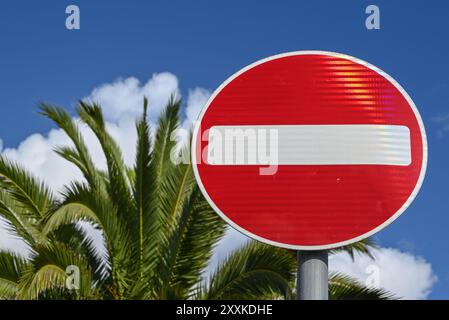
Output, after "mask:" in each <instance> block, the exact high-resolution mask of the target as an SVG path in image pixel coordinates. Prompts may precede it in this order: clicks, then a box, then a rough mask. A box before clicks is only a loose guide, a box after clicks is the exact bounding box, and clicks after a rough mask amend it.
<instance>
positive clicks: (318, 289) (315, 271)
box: [296, 250, 329, 300]
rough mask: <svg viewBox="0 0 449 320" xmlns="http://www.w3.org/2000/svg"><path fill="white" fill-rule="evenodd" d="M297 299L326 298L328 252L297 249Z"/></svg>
mask: <svg viewBox="0 0 449 320" xmlns="http://www.w3.org/2000/svg"><path fill="white" fill-rule="evenodd" d="M297 259H298V271H297V278H296V299H297V300H328V299H329V284H328V281H329V272H328V252H327V251H326V250H319V251H298V252H297Z"/></svg>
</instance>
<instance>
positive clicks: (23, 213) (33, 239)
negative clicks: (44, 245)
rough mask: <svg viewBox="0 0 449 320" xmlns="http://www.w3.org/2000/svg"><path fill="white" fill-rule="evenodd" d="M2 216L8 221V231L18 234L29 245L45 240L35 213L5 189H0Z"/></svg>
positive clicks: (0, 210)
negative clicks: (32, 213)
mask: <svg viewBox="0 0 449 320" xmlns="http://www.w3.org/2000/svg"><path fill="white" fill-rule="evenodd" d="M0 217H2V218H3V221H4V222H6V227H7V229H8V231H10V232H11V233H13V234H16V235H18V236H19V237H20V238H22V240H24V241H25V242H26V243H27V244H28V245H33V244H36V243H38V242H40V241H42V240H43V235H42V232H41V230H40V229H39V226H38V225H37V223H36V218H35V217H34V215H30V214H29V212H28V210H27V209H26V208H24V207H23V205H22V204H21V203H20V202H18V201H17V200H15V199H14V198H13V197H12V196H11V194H10V193H8V192H7V191H5V190H4V189H0Z"/></svg>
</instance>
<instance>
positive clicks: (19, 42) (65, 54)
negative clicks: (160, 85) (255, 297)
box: [0, 0, 449, 299]
mask: <svg viewBox="0 0 449 320" xmlns="http://www.w3.org/2000/svg"><path fill="white" fill-rule="evenodd" d="M69 4H76V5H78V6H79V7H80V10H81V29H80V30H76V31H69V30H67V29H66V28H65V25H64V24H65V17H66V15H65V8H66V6H67V5H69ZM369 4H376V5H378V6H379V8H380V11H381V29H380V30H371V31H369V30H367V29H366V28H365V18H366V14H365V8H366V6H367V5H369ZM448 11H449V3H448V2H447V1H407V2H400V1H378V0H376V1H374V2H368V1H282V2H281V1H244V2H243V1H178V2H173V1H171V2H168V1H154V0H152V1H137V0H133V1H130V0H128V1H123V0H121V1H105V0H104V1H103V0H96V1H50V0H44V1H19V0H17V1H9V2H5V1H3V2H2V3H1V4H0V88H1V89H0V102H1V103H0V111H1V115H2V119H1V126H0V138H1V139H2V140H3V145H4V147H10V148H14V147H17V145H18V144H19V143H20V142H21V141H23V140H24V139H25V138H26V137H28V136H29V135H30V134H32V133H35V132H40V133H45V132H47V131H48V130H50V129H51V128H52V127H51V124H50V123H49V122H48V121H46V120H45V119H43V118H42V117H40V116H38V115H37V109H36V103H37V102H38V101H47V102H52V103H56V104H61V105H65V106H67V107H71V106H73V104H74V103H75V102H76V101H77V99H80V98H82V97H85V96H87V95H89V94H90V92H91V91H92V89H93V88H95V87H98V86H99V85H101V84H102V83H107V82H111V81H113V80H114V79H116V78H118V77H128V76H134V77H137V78H138V79H141V80H142V81H146V80H147V79H148V78H149V77H150V76H151V74H153V73H155V72H163V71H169V72H172V73H173V74H175V75H176V76H177V77H178V79H179V81H180V89H181V91H183V92H184V91H187V89H189V88H194V87H196V86H201V87H204V88H207V89H210V90H214V89H215V88H216V87H217V86H218V85H219V84H220V83H221V82H222V81H224V80H225V79H226V78H227V77H228V76H230V75H231V74H233V73H234V72H235V71H237V70H238V69H240V68H242V67H244V66H245V65H247V64H249V63H251V62H254V61H256V60H259V59H261V58H264V57H266V56H270V55H273V54H277V53H281V52H286V51H295V50H327V51H336V52H341V53H346V54H349V55H352V56H356V57H358V58H361V59H363V60H366V61H368V62H370V63H372V64H374V65H376V66H378V67H380V68H381V69H383V70H385V71H386V72H388V73H389V74H390V75H391V76H392V77H394V78H395V79H396V80H397V81H398V82H399V83H400V84H401V85H402V86H403V87H404V88H405V89H406V90H407V92H408V93H409V94H410V96H411V97H412V99H413V100H414V102H415V104H416V105H417V107H418V109H419V111H420V113H421V115H422V117H423V120H424V123H425V126H426V130H427V135H428V143H429V165H428V169H427V175H426V178H425V181H424V184H423V186H422V189H421V192H420V193H419V195H418V197H417V198H416V200H415V201H414V203H413V204H412V205H411V206H410V207H409V209H408V210H407V211H406V212H405V214H404V215H402V216H401V217H400V218H399V219H398V220H397V221H395V222H394V223H393V224H392V225H391V226H389V227H388V228H387V229H385V230H383V231H382V232H380V233H379V234H378V236H377V237H378V239H379V242H380V243H381V245H382V246H385V247H394V248H399V249H401V250H404V251H407V252H411V253H413V254H414V255H417V256H422V257H424V258H425V259H426V260H427V261H429V262H430V263H431V264H432V267H433V269H434V272H435V273H436V275H437V276H438V282H437V283H436V284H435V285H434V287H433V289H432V293H431V294H430V296H429V297H430V298H440V299H441V298H446V299H447V298H449V266H448V262H449V250H448V249H447V247H448V245H449V232H448V226H449V215H448V214H447V208H448V207H449V197H448V190H449V188H448V184H449V170H448V169H447V165H448V163H449V148H448V147H449V116H448V115H449V104H448V102H447V101H448V98H449V61H448V57H449V41H448V40H447V39H448V33H449V22H448V20H447V14H448ZM445 126H447V127H446V129H445Z"/></svg>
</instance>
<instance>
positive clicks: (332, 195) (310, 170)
mask: <svg viewBox="0 0 449 320" xmlns="http://www.w3.org/2000/svg"><path fill="white" fill-rule="evenodd" d="M192 161H193V168H194V172H195V176H196V179H197V182H198V184H199V186H200V188H201V190H202V192H203V194H204V196H205V197H206V199H207V200H208V202H209V203H210V205H211V206H212V207H213V208H214V210H215V211H216V212H217V213H218V214H219V215H220V216H222V217H223V218H224V219H225V220H226V221H227V222H228V223H229V224H230V225H231V226H233V227H234V228H235V229H237V230H239V231H241V232H242V233H244V234H245V235H248V236H250V237H252V238H254V239H257V240H260V241H263V242H265V243H269V244H272V245H277V246H281V247H286V248H291V249H298V250H317V249H329V248H334V247H338V246H342V245H347V244H350V243H353V242H356V241H359V240H362V239H364V238H366V237H368V236H371V235H373V234H374V233H375V232H377V231H379V230H381V229H383V228H384V227H385V226H387V225H388V224H390V223H391V222H392V221H393V220H395V219H396V218H397V217H398V216H399V215H400V214H401V213H402V212H404V210H405V209H406V208H407V207H408V206H409V205H410V203H411V202H412V201H413V199H414V198H415V196H416V194H417V193H418V191H419V188H420V187H421V184H422V182H423V179H424V174H425V170H426V165H427V141H426V135H425V130H424V125H423V122H422V120H421V117H420V115H419V113H418V110H417V108H416V106H415V104H414V103H413V101H412V99H411V98H410V97H409V95H408V94H407V93H406V92H405V90H404V89H403V88H402V87H401V86H400V85H399V84H398V83H397V82H396V81H395V80H394V79H393V78H391V77H390V76H389V75H387V74H386V73H385V72H383V71H381V70H380V69H378V68H376V67H374V66H372V65H371V64H369V63H367V62H365V61H362V60H359V59H356V58H354V57H351V56H347V55H343V54H337V53H330V52H321V51H299V52H291V53H286V54H281V55H276V56H273V57H269V58H266V59H263V60H260V61H258V62H255V63H253V64H251V65H249V66H247V67H245V68H243V69H242V70H240V71H238V72H237V73H235V74H234V75H233V76H231V77H230V78H229V79H228V80H226V81H225V82H224V83H223V84H222V85H221V86H220V87H219V88H218V89H217V90H216V91H215V92H214V93H213V94H212V96H211V98H210V99H209V101H208V103H207V104H206V106H205V107H204V108H203V110H202V112H201V114H200V115H199V119H198V122H197V123H196V126H195V129H194V133H193V141H192Z"/></svg>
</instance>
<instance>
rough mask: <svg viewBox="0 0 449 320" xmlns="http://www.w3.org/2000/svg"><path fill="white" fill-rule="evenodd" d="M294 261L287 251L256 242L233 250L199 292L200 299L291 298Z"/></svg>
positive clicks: (293, 257)
mask: <svg viewBox="0 0 449 320" xmlns="http://www.w3.org/2000/svg"><path fill="white" fill-rule="evenodd" d="M295 270H296V258H295V255H294V254H292V253H291V252H290V251H288V250H285V249H281V248H276V247H273V246H269V245H265V244H262V243H259V242H255V241H253V242H250V243H249V244H247V245H245V246H243V247H241V248H239V249H237V250H235V251H234V252H233V253H231V255H230V256H229V257H228V258H227V259H226V260H225V261H224V262H222V263H221V264H220V265H219V266H218V268H217V269H216V271H215V272H214V273H213V274H212V275H211V279H210V280H209V284H208V285H205V286H203V287H202V289H201V290H199V293H198V296H197V297H198V298H200V299H261V298H266V297H267V296H270V297H271V296H273V295H275V296H281V297H284V298H290V297H291V295H292V292H291V288H290V283H291V282H292V281H293V279H294V276H295Z"/></svg>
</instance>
